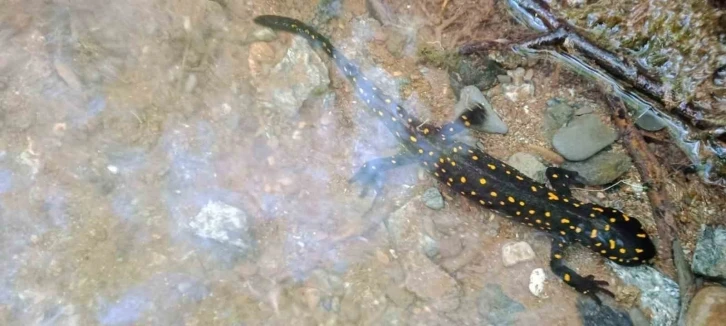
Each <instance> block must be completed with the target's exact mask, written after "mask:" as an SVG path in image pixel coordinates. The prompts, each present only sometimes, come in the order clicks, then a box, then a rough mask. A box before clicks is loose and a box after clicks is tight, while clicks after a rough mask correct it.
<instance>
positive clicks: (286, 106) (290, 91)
mask: <svg viewBox="0 0 726 326" xmlns="http://www.w3.org/2000/svg"><path fill="white" fill-rule="evenodd" d="M329 84H330V78H328V68H327V67H326V66H325V64H324V63H323V61H322V60H321V59H320V57H319V56H318V55H317V53H315V51H313V49H312V48H311V47H310V45H308V42H307V41H306V40H305V39H303V38H302V37H295V38H294V39H293V41H292V45H291V46H290V48H289V49H288V50H287V53H286V54H285V57H284V58H283V59H282V60H281V61H280V63H278V64H277V65H276V66H275V67H273V68H272V70H271V71H270V74H269V76H268V77H266V78H265V81H264V84H263V85H262V86H260V87H259V88H258V90H257V91H258V99H259V103H260V104H261V105H262V106H263V107H265V108H268V109H274V110H278V111H280V112H282V113H283V114H285V115H287V116H295V115H296V114H297V113H298V110H299V109H300V107H301V106H302V104H303V102H305V100H307V99H308V98H309V97H310V96H312V95H314V94H318V93H322V92H324V91H325V90H326V89H327V87H328V85H329Z"/></svg>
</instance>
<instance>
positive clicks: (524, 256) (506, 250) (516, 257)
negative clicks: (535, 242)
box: [502, 241, 534, 267]
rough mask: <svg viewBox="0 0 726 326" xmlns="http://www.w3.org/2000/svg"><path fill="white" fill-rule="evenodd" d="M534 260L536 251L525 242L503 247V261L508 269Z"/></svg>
mask: <svg viewBox="0 0 726 326" xmlns="http://www.w3.org/2000/svg"><path fill="white" fill-rule="evenodd" d="M532 259H534V250H532V247H530V246H529V244H528V243H526V242H524V241H520V242H514V243H508V244H505V245H504V246H503V247H502V261H504V266H506V267H509V266H513V265H515V264H517V263H519V262H523V261H529V260H532Z"/></svg>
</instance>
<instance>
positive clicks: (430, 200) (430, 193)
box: [421, 188, 444, 210]
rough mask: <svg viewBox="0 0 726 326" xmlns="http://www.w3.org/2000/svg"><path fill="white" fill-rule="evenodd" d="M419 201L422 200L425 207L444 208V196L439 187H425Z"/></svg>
mask: <svg viewBox="0 0 726 326" xmlns="http://www.w3.org/2000/svg"><path fill="white" fill-rule="evenodd" d="M421 201H423V203H424V205H426V207H428V208H431V209H435V210H440V209H442V208H444V197H443V196H441V193H440V192H439V189H436V188H429V189H426V191H424V193H423V195H421Z"/></svg>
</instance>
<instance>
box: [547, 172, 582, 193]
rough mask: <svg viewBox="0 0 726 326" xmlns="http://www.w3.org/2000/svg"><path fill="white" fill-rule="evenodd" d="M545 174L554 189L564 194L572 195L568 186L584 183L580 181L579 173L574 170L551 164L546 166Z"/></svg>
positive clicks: (580, 185) (577, 185)
mask: <svg viewBox="0 0 726 326" xmlns="http://www.w3.org/2000/svg"><path fill="white" fill-rule="evenodd" d="M545 175H547V180H549V181H550V184H551V185H552V187H553V188H555V191H557V192H559V193H560V194H563V195H565V196H572V191H571V190H570V187H583V186H584V185H585V184H583V183H582V182H581V178H580V174H579V173H577V172H575V171H570V170H565V169H563V168H556V167H552V166H551V167H548V168H547V170H546V171H545Z"/></svg>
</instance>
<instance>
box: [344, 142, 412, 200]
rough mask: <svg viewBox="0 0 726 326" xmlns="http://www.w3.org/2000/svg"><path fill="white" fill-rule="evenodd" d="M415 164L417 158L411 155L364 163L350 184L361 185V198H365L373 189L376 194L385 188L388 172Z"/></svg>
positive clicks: (382, 158) (383, 158)
mask: <svg viewBox="0 0 726 326" xmlns="http://www.w3.org/2000/svg"><path fill="white" fill-rule="evenodd" d="M414 162H416V156H414V155H411V154H409V153H403V154H396V155H393V156H389V157H381V158H377V159H373V160H370V161H368V162H366V163H364V164H363V166H362V167H361V168H360V169H358V172H356V173H355V174H354V175H353V177H352V178H350V180H348V183H358V184H360V185H361V187H362V188H363V189H362V190H361V194H360V196H361V197H365V196H366V195H367V194H368V191H369V190H371V188H372V189H373V190H374V191H376V192H378V191H379V190H380V189H381V188H383V182H384V180H385V174H386V172H387V171H388V170H391V169H394V168H397V167H399V166H404V165H408V164H411V163H414Z"/></svg>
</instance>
